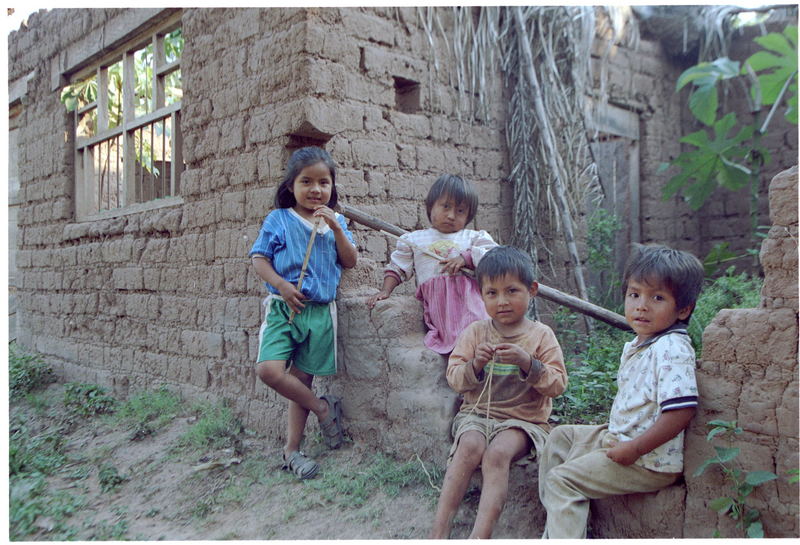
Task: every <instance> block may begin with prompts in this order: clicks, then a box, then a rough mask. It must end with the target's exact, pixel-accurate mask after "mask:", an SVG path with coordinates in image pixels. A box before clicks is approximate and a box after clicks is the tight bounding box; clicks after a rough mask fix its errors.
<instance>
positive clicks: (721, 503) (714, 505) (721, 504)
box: [708, 497, 733, 515]
mask: <svg viewBox="0 0 800 545" xmlns="http://www.w3.org/2000/svg"><path fill="white" fill-rule="evenodd" d="M731 507H733V498H728V497H722V498H717V499H715V500H712V501H711V502H709V504H708V508H709V509H711V510H712V511H716V512H717V513H719V514H720V515H724V514H725V513H727V512H728V510H729V509H730V508H731Z"/></svg>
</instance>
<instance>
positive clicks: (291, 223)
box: [248, 208, 355, 303]
mask: <svg viewBox="0 0 800 545" xmlns="http://www.w3.org/2000/svg"><path fill="white" fill-rule="evenodd" d="M336 221H338V222H339V225H341V226H342V229H344V233H345V236H347V240H349V241H350V243H351V244H353V246H355V242H353V235H352V234H350V231H348V230H347V224H346V223H345V218H344V216H342V215H341V214H336ZM312 228H313V225H312V223H311V222H309V221H308V220H306V219H305V218H303V217H301V216H300V215H299V214H298V213H297V212H295V211H294V210H293V209H292V208H276V209H275V210H273V211H272V212H270V213H269V214H268V215H267V217H266V218H265V219H264V222H263V223H262V224H261V231H260V232H259V233H258V238H257V239H256V241H255V243H253V247H252V248H251V249H250V253H249V254H248V255H249V256H250V257H252V256H254V255H261V256H264V257H266V258H268V259H269V260H270V261H271V262H272V267H273V268H274V269H275V272H277V273H278V274H279V275H280V276H281V278H283V279H284V280H286V281H287V282H290V283H292V284H294V285H297V281H298V279H299V278H300V270H301V269H302V267H303V261H304V259H305V256H306V247H307V246H308V240H309V237H310V236H311V229H312ZM341 276H342V265H341V263H339V254H338V252H337V251H336V239H335V237H334V234H333V231H332V230H331V228H330V227H328V225H327V224H323V226H322V228H320V229H319V230H318V231H317V236H316V237H315V238H314V248H313V249H312V251H311V257H310V259H309V260H308V266H307V267H306V274H305V276H304V277H303V287H302V288H301V289H300V291H301V292H302V293H303V295H305V296H306V297H307V298H308V300H309V301H312V302H315V303H330V302H331V301H333V300H334V299H335V298H336V289H337V288H338V287H339V280H340V279H341ZM264 285H265V286H266V287H267V289H268V290H269V292H270V293H274V294H279V293H280V292H279V291H278V290H277V288H275V287H274V286H272V285H270V284H268V283H266V282H265V283H264Z"/></svg>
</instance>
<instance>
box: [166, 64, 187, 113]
mask: <svg viewBox="0 0 800 545" xmlns="http://www.w3.org/2000/svg"><path fill="white" fill-rule="evenodd" d="M164 87H165V95H166V96H165V101H166V103H167V105H170V104H173V103H175V102H180V101H181V100H183V89H182V88H181V70H180V68H179V69H178V70H175V71H174V72H172V73H171V74H169V75H168V76H167V77H166V78H165V80H164Z"/></svg>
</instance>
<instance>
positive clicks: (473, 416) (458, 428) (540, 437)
mask: <svg viewBox="0 0 800 545" xmlns="http://www.w3.org/2000/svg"><path fill="white" fill-rule="evenodd" d="M510 428H517V429H519V430H521V431H522V432H524V433H525V435H527V436H528V437H529V438H530V440H531V450H530V452H529V453H528V455H527V456H523V457H522V458H520V459H519V460H517V463H526V462H527V461H530V460H534V459H535V458H536V452H537V451H541V450H542V449H543V448H544V443H545V441H547V434H548V432H547V431H545V429H544V428H542V427H541V426H539V425H538V424H534V423H533V422H528V421H526V420H517V419H516V418H509V419H508V420H495V419H494V418H486V416H485V415H480V414H477V413H474V412H473V413H463V412H459V413H458V414H456V416H455V418H453V425H452V426H451V428H450V433H451V434H452V435H453V445H452V446H451V447H450V453H449V454H448V456H447V463H448V464H449V463H450V461H451V460H452V459H453V455H454V454H455V453H456V448H457V447H458V439H459V438H460V437H461V435H463V434H464V433H466V432H468V431H477V432H478V433H480V434H481V435H483V436H484V437H486V438H487V439H488V440H489V441H490V442H491V440H492V439H494V437H495V436H496V435H497V434H498V433H500V432H501V431H503V430H507V429H510Z"/></svg>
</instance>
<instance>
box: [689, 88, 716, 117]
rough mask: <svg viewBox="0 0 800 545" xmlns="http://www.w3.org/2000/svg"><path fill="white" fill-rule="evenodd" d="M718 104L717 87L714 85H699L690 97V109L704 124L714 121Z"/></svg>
mask: <svg viewBox="0 0 800 545" xmlns="http://www.w3.org/2000/svg"><path fill="white" fill-rule="evenodd" d="M718 106H719V98H717V88H716V87H715V86H713V85H707V86H703V87H699V88H697V89H695V91H694V92H693V93H692V96H690V97H689V110H691V112H692V113H693V114H694V116H695V117H696V118H697V119H699V120H700V122H701V123H703V124H704V125H711V124H712V123H714V119H716V117H717V107H718Z"/></svg>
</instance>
